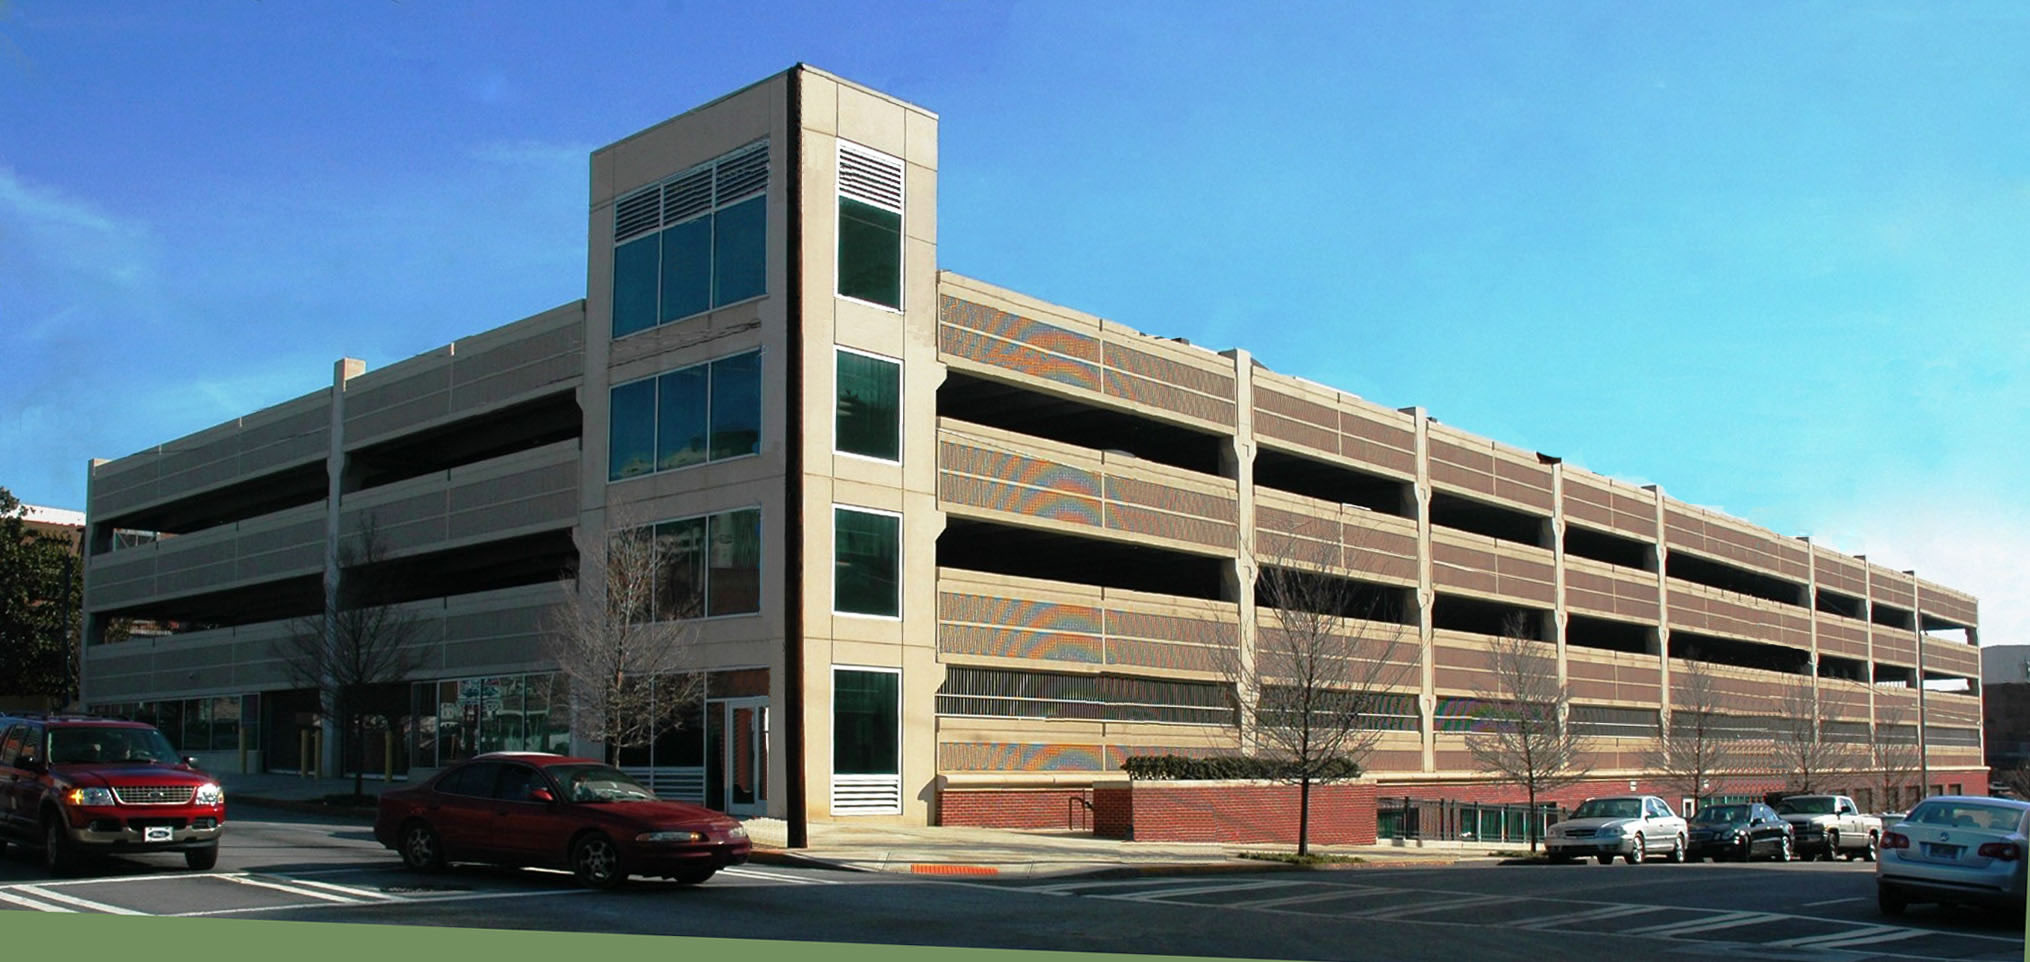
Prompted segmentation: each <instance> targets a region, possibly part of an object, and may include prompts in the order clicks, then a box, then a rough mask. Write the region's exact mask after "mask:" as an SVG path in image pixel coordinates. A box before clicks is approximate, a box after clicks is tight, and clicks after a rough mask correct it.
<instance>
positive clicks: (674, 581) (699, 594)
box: [655, 518, 705, 621]
mask: <svg viewBox="0 0 2030 962" xmlns="http://www.w3.org/2000/svg"><path fill="white" fill-rule="evenodd" d="M655 538H656V602H655V603H656V620H658V621H676V620H678V619H682V618H696V617H698V616H699V615H702V614H704V613H705V579H704V567H705V519H704V518H690V519H687V520H684V521H665V522H663V523H662V524H659V525H656V526H655Z"/></svg>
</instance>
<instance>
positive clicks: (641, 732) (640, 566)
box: [544, 516, 705, 762]
mask: <svg viewBox="0 0 2030 962" xmlns="http://www.w3.org/2000/svg"><path fill="white" fill-rule="evenodd" d="M615 528H616V530H614V531H612V532H611V533H610V534H609V535H608V536H607V539H606V545H605V551H604V557H605V559H606V563H605V564H604V565H602V566H595V567H593V568H592V569H591V570H590V571H587V570H585V569H584V568H582V567H581V569H580V570H579V572H578V577H577V579H576V581H575V583H571V582H567V583H566V588H567V590H568V591H569V599H568V600H566V601H565V602H564V603H562V604H560V605H559V606H558V607H557V608H556V609H555V610H553V611H552V613H551V618H550V626H549V628H550V630H549V631H547V632H545V635H544V649H545V654H546V655H548V656H549V657H550V658H551V659H552V660H554V661H555V662H556V664H557V670H558V673H559V674H561V675H562V676H563V677H564V680H565V684H566V685H567V686H568V688H569V689H570V692H571V702H572V711H571V724H572V730H573V731H574V732H576V733H577V734H578V736H579V737H581V738H584V739H586V740H588V741H596V742H601V743H603V744H604V745H605V746H606V760H607V761H608V762H617V761H618V760H619V757H620V750H621V749H623V748H633V747H638V746H642V745H647V744H650V743H651V742H653V741H654V740H655V739H656V737H657V736H658V735H661V734H662V733H663V732H665V731H667V730H669V729H671V728H673V727H675V726H677V725H678V724H680V723H681V720H682V718H683V717H684V714H685V712H686V711H688V710H689V709H690V708H691V707H692V706H693V705H695V704H696V703H697V702H698V701H699V700H701V699H702V698H703V697H704V695H705V675H704V673H703V672H701V671H698V670H696V668H695V666H694V665H693V664H691V661H692V658H691V656H692V651H691V647H692V646H691V642H692V641H693V640H694V639H695V638H696V637H697V632H696V630H695V628H694V627H693V626H691V625H687V624H684V623H683V619H687V618H694V617H696V616H697V615H699V614H701V613H702V611H703V604H702V599H703V592H704V585H703V583H702V578H703V559H704V552H705V546H704V545H703V544H692V543H686V542H685V541H684V540H683V539H684V538H685V537H686V535H685V534H684V533H683V529H682V528H681V526H668V525H664V526H654V527H651V526H647V525H640V524H636V523H635V522H634V519H633V518H628V517H619V516H617V517H616V520H615ZM673 529H674V530H673ZM579 557H580V558H581V559H582V558H588V557H591V558H596V557H600V553H599V551H598V549H597V548H596V547H592V546H587V545H583V544H581V546H580V549H579ZM588 575H589V577H588Z"/></svg>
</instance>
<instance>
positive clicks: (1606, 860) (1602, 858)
mask: <svg viewBox="0 0 2030 962" xmlns="http://www.w3.org/2000/svg"><path fill="white" fill-rule="evenodd" d="M1593 861H1596V862H1599V863H1600V864H1602V865H1612V864H1614V856H1612V855H1595V856H1593Z"/></svg>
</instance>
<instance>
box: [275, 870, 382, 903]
mask: <svg viewBox="0 0 2030 962" xmlns="http://www.w3.org/2000/svg"><path fill="white" fill-rule="evenodd" d="M287 881H289V882H291V883H293V884H296V885H308V886H311V887H313V888H320V889H327V890H329V891H333V892H337V893H339V894H341V895H356V896H359V897H360V898H363V899H380V900H381V901H384V902H399V901H401V900H402V897H401V896H399V895H390V894H388V893H386V892H376V891H373V890H372V889H363V888H355V887H354V886H351V885H337V884H334V883H331V882H320V881H317V880H316V879H307V878H296V877H294V876H288V877H287Z"/></svg>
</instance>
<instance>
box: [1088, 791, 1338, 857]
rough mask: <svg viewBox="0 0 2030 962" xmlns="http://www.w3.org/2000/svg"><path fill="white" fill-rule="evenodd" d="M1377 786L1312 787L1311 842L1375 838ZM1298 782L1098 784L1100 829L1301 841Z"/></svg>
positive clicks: (1096, 823) (1114, 833) (1182, 838)
mask: <svg viewBox="0 0 2030 962" xmlns="http://www.w3.org/2000/svg"><path fill="white" fill-rule="evenodd" d="M1374 800H1375V787H1374V786H1373V785H1365V784H1330V785H1313V786H1311V833H1310V835H1311V841H1313V842H1317V843H1319V844H1325V845H1370V844H1373V843H1374V841H1375V819H1374V808H1375V806H1374ZM1297 820H1298V787H1297V786H1295V785H1282V784H1275V783H1269V782H1238V781H1220V782H1172V781H1131V782H1125V783H1115V784H1112V785H1097V786H1094V787H1093V834H1095V835H1098V836H1100V837H1101V838H1125V839H1134V840H1135V841H1140V842H1230V843H1242V844H1291V845H1294V844H1296V842H1297Z"/></svg>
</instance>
